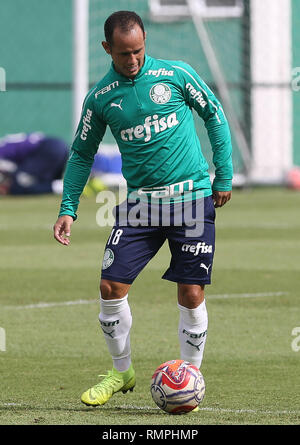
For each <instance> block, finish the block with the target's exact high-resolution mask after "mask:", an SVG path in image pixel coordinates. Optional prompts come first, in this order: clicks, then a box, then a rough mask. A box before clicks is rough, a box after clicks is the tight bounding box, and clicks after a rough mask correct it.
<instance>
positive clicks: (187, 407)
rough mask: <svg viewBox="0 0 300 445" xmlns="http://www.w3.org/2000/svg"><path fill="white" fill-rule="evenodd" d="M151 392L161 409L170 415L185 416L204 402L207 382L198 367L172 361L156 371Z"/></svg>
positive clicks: (179, 361) (163, 364)
mask: <svg viewBox="0 0 300 445" xmlns="http://www.w3.org/2000/svg"><path fill="white" fill-rule="evenodd" d="M150 390H151V395H152V398H153V400H154V402H155V403H156V405H157V406H158V407H159V408H160V409H162V410H163V411H166V412H167V413H170V414H183V413H188V412H189V411H192V410H193V409H195V408H196V407H197V406H198V405H199V404H200V403H201V402H202V400H203V398H204V394H205V382H204V378H203V375H202V374H201V372H200V371H199V369H198V368H197V367H196V366H194V365H192V364H191V363H189V362H187V361H184V360H170V361H168V362H165V363H162V364H161V365H160V366H159V367H158V368H157V369H156V370H155V372H154V374H153V376H152V380H151V388H150Z"/></svg>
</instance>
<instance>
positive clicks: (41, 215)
mask: <svg viewBox="0 0 300 445" xmlns="http://www.w3.org/2000/svg"><path fill="white" fill-rule="evenodd" d="M58 206H59V198H58V197H55V196H44V197H28V198H12V197H8V198H0V253H1V255H0V326H1V327H2V328H3V329H4V330H5V334H6V341H5V342H4V339H3V337H2V343H1V341H0V345H2V350H0V379H1V393H0V424H1V425H34V424H40V425H41V424H43V425H59V424H61V425H254V424H260V425H292V424H294V425H296V424H299V423H300V373H299V366H300V351H298V349H300V338H297V337H296V336H295V335H293V334H292V331H293V329H294V328H295V327H300V305H299V301H300V300H299V299H300V286H299V278H300V237H299V235H300V210H299V209H300V193H299V192H293V191H287V190H283V189H277V188H274V189H273V188H262V189H253V190H246V191H234V193H233V198H232V200H231V201H230V202H229V203H228V204H227V205H226V206H225V207H224V208H222V209H218V210H217V249H216V256H215V263H214V272H213V283H212V285H211V286H208V287H207V290H206V298H207V308H208V312H209V331H208V339H207V343H206V349H205V356H204V360H203V366H202V372H203V375H204V378H205V381H206V395H205V398H204V401H203V402H202V404H201V410H200V412H198V413H194V414H193V413H192V414H187V415H182V416H170V415H168V414H165V413H163V412H162V411H160V410H159V409H158V408H156V406H155V405H154V402H153V401H152V399H151V395H150V390H149V386H150V385H149V383H150V379H151V375H152V372H153V371H154V370H155V368H156V367H157V366H158V365H159V364H160V363H162V362H164V361H166V360H170V359H174V358H178V344H177V324H178V309H177V305H176V285H175V284H174V283H170V282H167V281H165V280H161V275H162V273H163V272H164V270H165V269H166V268H167V266H168V262H169V253H168V249H167V247H166V246H163V248H162V250H161V251H160V252H159V253H158V255H157V256H156V257H155V258H154V259H153V260H152V261H151V262H150V263H149V264H148V266H147V267H146V269H145V270H144V271H143V272H142V273H141V275H140V276H139V277H138V279H137V280H136V282H135V283H134V284H133V286H132V290H131V294H130V304H131V310H132V314H133V327H132V333H131V339H132V341H131V343H132V351H133V362H134V367H135V369H136V373H137V386H136V388H135V390H134V391H133V392H132V393H127V394H126V395H123V394H122V393H121V394H119V393H118V394H116V395H115V396H114V397H113V398H112V399H111V400H110V401H109V402H108V403H107V404H106V405H105V406H103V407H101V408H89V407H86V406H84V405H83V404H82V403H81V402H80V395H81V393H82V392H83V391H85V390H86V389H87V388H89V387H90V386H92V385H93V384H95V383H96V382H97V375H98V374H103V373H105V372H106V371H107V370H108V369H110V368H111V360H110V357H109V355H108V353H107V350H106V346H105V343H104V339H103V337H102V332H101V331H100V326H99V323H98V312H99V305H98V283H99V273H100V272H99V271H100V264H101V261H102V254H103V247H104V244H105V241H106V237H107V235H108V233H109V230H110V228H100V227H98V226H97V224H96V211H97V210H98V208H99V204H96V201H95V198H89V199H82V201H81V205H80V212H79V219H78V221H77V222H76V223H75V224H74V225H73V232H72V237H71V239H72V241H71V245H70V246H69V247H64V246H61V245H59V244H58V243H57V242H56V241H54V239H53V235H52V226H53V223H54V222H55V220H56V216H57V211H58ZM2 332H3V330H2ZM298 336H299V333H298Z"/></svg>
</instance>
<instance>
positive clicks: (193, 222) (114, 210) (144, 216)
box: [96, 181, 204, 237]
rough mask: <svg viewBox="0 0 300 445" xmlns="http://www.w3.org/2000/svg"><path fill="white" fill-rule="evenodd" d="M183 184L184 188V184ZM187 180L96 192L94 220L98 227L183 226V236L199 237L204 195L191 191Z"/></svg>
mask: <svg viewBox="0 0 300 445" xmlns="http://www.w3.org/2000/svg"><path fill="white" fill-rule="evenodd" d="M186 186H187V187H186ZM191 187H192V184H191V183H190V182H189V181H183V182H181V183H177V184H172V185H170V186H164V187H153V188H141V189H139V190H136V191H133V192H131V193H129V194H128V195H127V191H125V190H124V187H120V186H119V188H118V189H117V190H116V191H112V190H104V191H101V192H99V193H98V194H97V196H96V202H97V203H98V204H100V207H99V209H98V210H97V212H96V222H97V224H98V226H100V227H106V226H111V227H112V226H114V224H115V223H117V224H118V226H131V227H138V226H143V227H147V226H151V227H170V226H178V227H181V226H184V227H185V228H186V231H185V232H186V236H187V237H191V236H201V235H202V234H203V230H204V196H203V192H202V191H192V190H191Z"/></svg>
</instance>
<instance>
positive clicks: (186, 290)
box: [178, 284, 204, 309]
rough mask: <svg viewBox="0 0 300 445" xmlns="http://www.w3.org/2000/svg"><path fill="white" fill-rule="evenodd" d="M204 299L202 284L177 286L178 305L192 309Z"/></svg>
mask: <svg viewBox="0 0 300 445" xmlns="http://www.w3.org/2000/svg"><path fill="white" fill-rule="evenodd" d="M203 300H204V286H200V285H190V284H180V285H179V286H178V302H179V304H180V305H182V306H185V307H187V308H189V309H193V308H195V307H197V306H199V304H201V303H202V301H203Z"/></svg>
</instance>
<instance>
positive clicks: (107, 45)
mask: <svg viewBox="0 0 300 445" xmlns="http://www.w3.org/2000/svg"><path fill="white" fill-rule="evenodd" d="M102 46H103V48H104V51H105V52H106V53H107V54H111V48H110V45H109V43H107V42H105V41H103V42H102Z"/></svg>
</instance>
